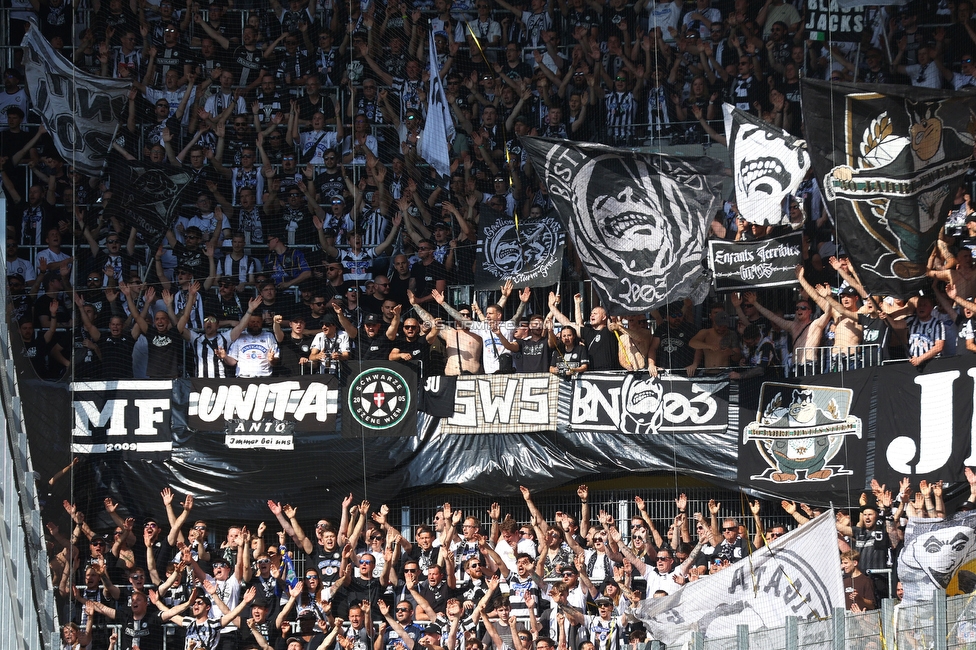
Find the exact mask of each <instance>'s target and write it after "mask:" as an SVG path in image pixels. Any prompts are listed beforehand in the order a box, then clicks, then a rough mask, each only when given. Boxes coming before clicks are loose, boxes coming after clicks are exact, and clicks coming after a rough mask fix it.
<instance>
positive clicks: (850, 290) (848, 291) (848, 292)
mask: <svg viewBox="0 0 976 650" xmlns="http://www.w3.org/2000/svg"><path fill="white" fill-rule="evenodd" d="M840 295H842V296H856V295H857V289H855V288H854V287H852V286H846V287H844V288H843V289H841V290H840Z"/></svg>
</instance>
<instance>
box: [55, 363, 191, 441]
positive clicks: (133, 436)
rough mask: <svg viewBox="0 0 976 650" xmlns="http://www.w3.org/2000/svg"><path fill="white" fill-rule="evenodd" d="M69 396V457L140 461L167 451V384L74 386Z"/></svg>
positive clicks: (169, 392)
mask: <svg viewBox="0 0 976 650" xmlns="http://www.w3.org/2000/svg"><path fill="white" fill-rule="evenodd" d="M71 395H72V396H73V398H72V406H73V407H74V426H73V427H72V430H71V451H72V452H73V453H76V454H105V453H111V452H123V455H124V456H125V457H132V456H134V455H138V456H140V457H144V456H145V455H146V454H160V453H162V454H165V455H168V454H169V452H170V451H172V449H173V437H172V435H171V433H170V410H171V409H170V404H171V397H172V395H173V382H172V381H169V380H164V381H139V382H133V381H92V382H77V383H73V384H71Z"/></svg>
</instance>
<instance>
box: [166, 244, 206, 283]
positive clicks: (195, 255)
mask: <svg viewBox="0 0 976 650" xmlns="http://www.w3.org/2000/svg"><path fill="white" fill-rule="evenodd" d="M173 254H174V255H175V256H176V266H177V267H178V268H184V269H187V270H189V271H192V272H193V277H194V279H196V280H203V279H205V278H206V277H207V276H208V275H209V274H210V262H209V260H208V259H207V256H206V254H205V253H204V250H203V248H196V249H190V248H187V247H186V245H185V244H183V243H182V242H176V245H175V246H173Z"/></svg>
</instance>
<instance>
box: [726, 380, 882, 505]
mask: <svg viewBox="0 0 976 650" xmlns="http://www.w3.org/2000/svg"><path fill="white" fill-rule="evenodd" d="M875 374H876V373H875V371H874V369H867V370H854V371H850V372H845V373H843V374H842V373H827V374H823V375H815V376H812V377H803V378H798V379H779V380H776V381H768V382H765V383H763V384H762V385H761V386H760V387H759V396H758V401H756V399H755V397H756V396H755V395H749V394H745V395H741V396H740V400H739V418H740V422H742V423H743V427H742V440H741V446H740V448H739V454H738V457H739V462H738V463H737V469H738V474H739V478H738V481H739V484H740V485H747V486H749V487H751V488H753V489H755V490H758V491H776V492H778V493H780V494H788V495H791V496H793V497H795V498H801V499H802V498H805V495H808V494H809V493H810V492H811V491H838V492H843V491H844V490H845V489H847V488H849V486H851V485H864V484H865V473H866V470H865V455H866V453H867V451H866V450H867V438H868V432H867V426H868V422H869V421H870V420H871V401H872V398H873V391H874V380H875ZM749 386H750V388H751V385H749ZM894 483H897V481H894V482H893V483H890V484H889V485H893V484H894Z"/></svg>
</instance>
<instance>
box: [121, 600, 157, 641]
mask: <svg viewBox="0 0 976 650" xmlns="http://www.w3.org/2000/svg"><path fill="white" fill-rule="evenodd" d="M115 623H117V624H119V625H121V626H122V630H121V632H120V634H119V645H118V647H119V648H120V649H121V650H130V648H132V647H137V648H139V650H159V649H160V648H162V647H163V630H162V625H163V621H162V618H161V613H160V612H159V611H155V612H147V613H146V615H145V616H143V617H142V618H141V619H139V620H138V621H136V620H135V619H134V618H133V616H132V610H131V609H130V608H129V607H128V606H126V605H120V606H119V608H118V609H116V610H115ZM135 639H138V642H137V643H138V644H139V645H137V646H133V641H134V640H135Z"/></svg>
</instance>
